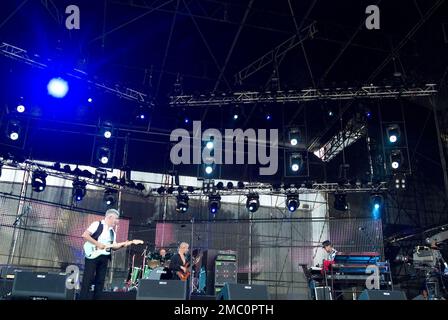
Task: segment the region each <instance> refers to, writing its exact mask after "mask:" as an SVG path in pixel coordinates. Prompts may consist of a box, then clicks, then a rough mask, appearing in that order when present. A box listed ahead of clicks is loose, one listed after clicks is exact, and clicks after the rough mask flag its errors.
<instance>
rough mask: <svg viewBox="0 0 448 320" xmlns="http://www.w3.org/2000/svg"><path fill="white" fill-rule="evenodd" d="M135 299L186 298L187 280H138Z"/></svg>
mask: <svg viewBox="0 0 448 320" xmlns="http://www.w3.org/2000/svg"><path fill="white" fill-rule="evenodd" d="M137 300H187V281H180V280H149V279H143V280H140V281H139V285H138V290H137Z"/></svg>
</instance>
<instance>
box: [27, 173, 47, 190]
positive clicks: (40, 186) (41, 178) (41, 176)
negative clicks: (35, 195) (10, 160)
mask: <svg viewBox="0 0 448 320" xmlns="http://www.w3.org/2000/svg"><path fill="white" fill-rule="evenodd" d="M47 176H48V175H47V173H46V172H45V171H42V170H37V171H35V172H33V175H32V177H31V187H32V188H33V190H34V191H35V192H42V191H44V190H45V187H46V186H47Z"/></svg>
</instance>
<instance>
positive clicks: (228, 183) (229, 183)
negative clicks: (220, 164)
mask: <svg viewBox="0 0 448 320" xmlns="http://www.w3.org/2000/svg"><path fill="white" fill-rule="evenodd" d="M227 189H229V190H232V189H233V183H232V182H230V181H229V182H227Z"/></svg>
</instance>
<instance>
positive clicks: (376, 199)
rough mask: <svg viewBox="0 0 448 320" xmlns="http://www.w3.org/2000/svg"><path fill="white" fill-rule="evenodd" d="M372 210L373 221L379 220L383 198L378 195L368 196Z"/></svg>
mask: <svg viewBox="0 0 448 320" xmlns="http://www.w3.org/2000/svg"><path fill="white" fill-rule="evenodd" d="M370 200H371V202H372V208H373V212H372V213H373V217H374V218H375V219H377V218H379V216H380V211H381V207H382V206H383V197H382V196H381V195H380V194H372V195H371V196H370Z"/></svg>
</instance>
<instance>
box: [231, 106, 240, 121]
mask: <svg viewBox="0 0 448 320" xmlns="http://www.w3.org/2000/svg"><path fill="white" fill-rule="evenodd" d="M240 115H241V111H240V108H239V107H238V106H235V107H234V108H233V112H232V118H233V120H238V119H239V118H240Z"/></svg>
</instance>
